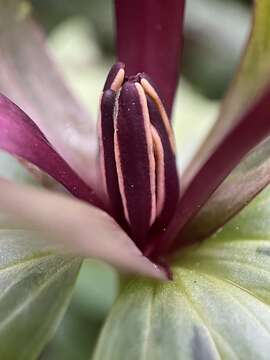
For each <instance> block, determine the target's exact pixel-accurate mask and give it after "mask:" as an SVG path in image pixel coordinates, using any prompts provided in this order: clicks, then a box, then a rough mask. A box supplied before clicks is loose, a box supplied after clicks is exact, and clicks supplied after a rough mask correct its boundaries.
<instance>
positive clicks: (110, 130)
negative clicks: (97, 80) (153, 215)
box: [98, 90, 123, 221]
mask: <svg viewBox="0 0 270 360" xmlns="http://www.w3.org/2000/svg"><path fill="white" fill-rule="evenodd" d="M116 98H117V93H116V92H115V91H113V90H106V91H104V93H103V94H102V97H101V101H100V117H99V124H98V126H99V151H100V155H99V159H100V169H101V176H102V182H103V186H104V190H105V193H106V194H107V197H108V199H109V200H110V208H111V211H112V214H113V215H114V216H115V218H116V220H118V221H119V220H121V217H122V216H121V215H122V212H123V206H122V200H121V196H120V192H119V185H118V175H117V171H116V163H115V155H114V116H113V115H114V108H115V103H116Z"/></svg>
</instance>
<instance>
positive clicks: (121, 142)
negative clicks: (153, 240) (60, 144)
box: [115, 82, 156, 244]
mask: <svg viewBox="0 0 270 360" xmlns="http://www.w3.org/2000/svg"><path fill="white" fill-rule="evenodd" d="M115 157H116V166H117V173H118V181H119V188H120V193H121V197H122V202H123V206H124V212H125V216H126V218H127V220H128V222H129V224H130V227H131V231H132V236H133V238H134V239H135V241H136V242H137V243H138V244H142V242H143V241H144V240H145V237H146V234H147V231H148V230H149V228H150V226H151V225H152V223H153V221H154V219H155V215H156V209H155V207H156V199H155V159H154V152H153V143H152V135H151V125H150V120H149V113H148V109H147V100H146V96H145V94H144V91H143V89H142V87H141V85H140V84H139V83H133V82H126V83H125V84H124V85H123V87H122V90H121V93H120V96H119V99H118V109H117V115H116V118H115Z"/></svg>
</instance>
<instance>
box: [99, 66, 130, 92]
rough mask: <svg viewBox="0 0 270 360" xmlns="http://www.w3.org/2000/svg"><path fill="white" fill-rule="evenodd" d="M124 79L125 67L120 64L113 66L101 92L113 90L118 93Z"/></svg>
mask: <svg viewBox="0 0 270 360" xmlns="http://www.w3.org/2000/svg"><path fill="white" fill-rule="evenodd" d="M124 78H125V65H124V64H123V63H121V62H118V63H116V64H114V65H113V66H112V68H111V70H110V72H109V74H108V76H107V79H106V82H105V85H104V87H103V91H106V90H109V89H110V90H114V91H118V90H119V89H120V88H121V86H122V84H123V82H124Z"/></svg>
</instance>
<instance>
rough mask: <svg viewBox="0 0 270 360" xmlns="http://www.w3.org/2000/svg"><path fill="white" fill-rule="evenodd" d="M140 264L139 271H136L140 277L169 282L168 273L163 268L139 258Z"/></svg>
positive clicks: (144, 258)
mask: <svg viewBox="0 0 270 360" xmlns="http://www.w3.org/2000/svg"><path fill="white" fill-rule="evenodd" d="M140 262H141V265H140V270H139V271H137V273H139V274H140V275H143V276H147V277H150V278H153V279H157V280H162V281H168V280H170V277H169V274H168V272H167V271H166V270H165V269H163V267H161V266H159V265H157V264H155V263H153V262H151V261H150V260H149V259H148V258H147V257H145V256H141V257H140Z"/></svg>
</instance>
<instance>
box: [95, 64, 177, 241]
mask: <svg viewBox="0 0 270 360" xmlns="http://www.w3.org/2000/svg"><path fill="white" fill-rule="evenodd" d="M99 143H100V155H99V156H100V166H101V174H102V178H103V179H102V180H103V184H104V190H105V192H106V193H107V197H108V199H109V202H110V204H109V205H110V208H111V213H112V215H113V216H114V217H115V219H116V220H117V221H118V222H119V223H120V224H121V225H122V226H123V227H124V228H125V230H126V231H127V232H128V233H129V234H130V235H131V236H132V238H133V239H134V241H136V243H137V244H138V245H139V246H140V247H144V246H145V240H146V239H147V238H148V235H149V233H152V234H155V233H157V232H158V231H160V230H163V229H164V228H166V226H167V225H168V223H169V221H170V219H171V217H172V215H173V213H174V211H175V207H176V203H177V201H178V196H179V180H178V175H177V168H176V160H175V142H174V136H173V131H172V128H171V124H170V121H169V119H168V116H167V114H166V111H165V108H164V106H163V104H162V101H161V100H160V97H159V95H158V93H157V90H156V88H155V86H154V85H153V83H152V81H151V80H150V78H149V77H148V76H147V75H145V74H143V73H141V74H138V75H136V76H133V77H126V76H125V66H124V64H122V63H117V64H115V65H114V66H113V67H112V69H111V71H110V72H109V75H108V77H107V80H106V83H105V86H104V89H103V94H102V97H101V103H100V119H99Z"/></svg>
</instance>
